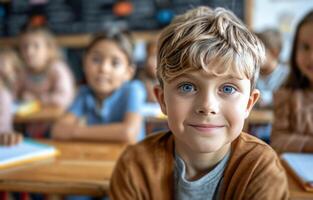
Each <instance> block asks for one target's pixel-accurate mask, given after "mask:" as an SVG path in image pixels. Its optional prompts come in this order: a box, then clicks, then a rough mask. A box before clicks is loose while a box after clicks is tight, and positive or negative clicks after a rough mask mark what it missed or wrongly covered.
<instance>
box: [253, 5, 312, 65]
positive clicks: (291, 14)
mask: <svg viewBox="0 0 313 200" xmlns="http://www.w3.org/2000/svg"><path fill="white" fill-rule="evenodd" d="M247 1H250V0H247ZM251 1H253V3H252V19H251V27H252V29H253V30H254V31H262V30H264V29H266V28H278V29H279V30H280V31H281V32H282V33H283V37H284V48H283V52H282V54H281V59H282V60H283V61H288V58H289V53H290V48H291V45H292V41H293V33H294V31H295V27H296V25H297V23H298V22H299V20H300V19H301V18H302V17H303V16H304V15H305V14H306V13H307V12H308V11H309V10H311V9H313V1H312V0H251Z"/></svg>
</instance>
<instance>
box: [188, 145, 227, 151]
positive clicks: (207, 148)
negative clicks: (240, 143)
mask: <svg viewBox="0 0 313 200" xmlns="http://www.w3.org/2000/svg"><path fill="white" fill-rule="evenodd" d="M189 147H190V148H191V149H192V150H193V151H195V152H198V153H214V152H217V151H219V150H220V149H221V148H222V147H224V146H223V145H220V144H216V143H215V144H198V145H192V146H189Z"/></svg>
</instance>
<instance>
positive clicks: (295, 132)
mask: <svg viewBox="0 0 313 200" xmlns="http://www.w3.org/2000/svg"><path fill="white" fill-rule="evenodd" d="M274 115H275V120H274V124H273V131H272V135H271V146H272V147H273V148H274V149H275V150H276V151H277V152H278V153H282V152H286V151H289V152H313V90H294V91H293V90H288V89H281V90H279V91H277V92H276V94H275V96H274Z"/></svg>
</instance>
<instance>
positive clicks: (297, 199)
mask: <svg viewBox="0 0 313 200" xmlns="http://www.w3.org/2000/svg"><path fill="white" fill-rule="evenodd" d="M287 175H288V184H289V192H290V200H309V199H311V200H312V199H313V192H307V191H305V190H304V189H303V188H302V187H301V185H300V184H299V183H298V182H297V180H296V179H295V178H294V177H293V176H292V175H291V174H290V173H289V172H288V171H287Z"/></svg>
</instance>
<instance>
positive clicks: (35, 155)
mask: <svg viewBox="0 0 313 200" xmlns="http://www.w3.org/2000/svg"><path fill="white" fill-rule="evenodd" d="M58 153H59V152H58V151H57V149H56V148H54V147H53V146H50V145H47V144H42V143H39V142H36V141H34V140H31V139H27V138H25V139H24V140H23V142H21V143H20V144H18V145H14V146H0V170H1V169H5V168H8V167H13V166H17V165H21V164H25V163H30V162H34V161H38V160H44V159H49V158H52V157H55V156H56V155H57V154H58Z"/></svg>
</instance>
